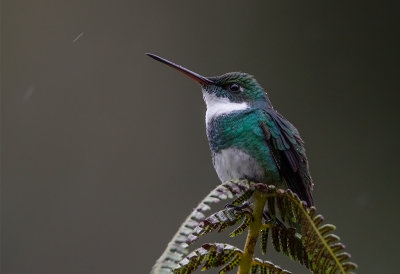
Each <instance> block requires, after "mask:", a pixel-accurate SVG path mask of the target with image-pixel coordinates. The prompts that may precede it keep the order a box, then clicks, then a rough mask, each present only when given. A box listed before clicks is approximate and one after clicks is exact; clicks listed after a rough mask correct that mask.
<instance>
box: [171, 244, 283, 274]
mask: <svg viewBox="0 0 400 274" xmlns="http://www.w3.org/2000/svg"><path fill="white" fill-rule="evenodd" d="M242 254H243V251H242V250H240V249H238V248H236V247H234V246H231V245H228V244H220V243H214V244H204V245H203V246H202V247H200V248H198V249H196V250H195V251H193V252H191V253H190V254H189V255H188V256H187V257H186V258H184V259H183V260H182V261H181V262H180V263H179V266H178V267H177V268H175V269H174V270H173V272H174V273H176V274H189V273H192V272H193V271H195V270H197V269H198V268H199V267H200V266H201V265H203V267H202V268H201V270H207V269H210V268H215V267H221V266H222V268H221V269H220V270H219V272H218V273H220V274H223V273H227V272H229V271H231V270H233V269H235V268H236V267H237V266H238V265H239V263H240V260H241V258H242ZM251 273H254V274H256V273H271V274H275V273H276V274H286V273H290V272H288V271H287V270H283V269H282V268H280V267H279V266H276V265H274V264H273V263H271V262H268V261H262V260H260V259H258V258H254V259H253V260H252V262H251Z"/></svg>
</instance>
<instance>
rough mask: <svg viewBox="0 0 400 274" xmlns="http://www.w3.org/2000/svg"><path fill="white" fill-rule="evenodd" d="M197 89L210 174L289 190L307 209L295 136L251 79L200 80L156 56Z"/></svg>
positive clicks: (307, 188) (307, 182)
mask: <svg viewBox="0 0 400 274" xmlns="http://www.w3.org/2000/svg"><path fill="white" fill-rule="evenodd" d="M146 54H147V55H148V56H150V57H152V58H154V59H156V60H157V61H160V62H162V63H164V64H166V65H168V66H170V67H173V68H174V69H176V70H178V71H180V72H182V73H184V74H185V75H187V76H189V77H190V78H192V79H193V80H195V81H196V82H198V83H199V84H200V85H201V87H202V92H203V98H204V101H205V103H206V105H207V111H206V130H207V138H208V142H209V145H210V149H211V155H212V161H213V165H214V168H215V170H216V172H217V174H218V177H219V179H220V180H221V181H222V182H225V181H228V180H232V179H248V180H252V181H255V182H258V183H265V184H272V185H276V186H278V187H284V188H289V189H291V190H292V191H293V192H295V193H296V194H297V195H298V196H299V197H300V199H301V200H304V201H306V202H307V205H308V206H312V205H313V204H314V202H313V198H312V193H311V192H312V188H313V183H312V179H311V176H310V172H309V169H308V161H307V157H306V154H305V149H304V143H303V140H302V139H301V137H300V135H299V132H298V130H297V129H296V128H295V127H294V126H293V125H292V124H291V123H290V122H289V121H288V120H286V119H285V117H283V116H282V115H281V114H279V113H278V112H277V111H276V110H275V109H274V108H273V106H272V104H271V102H270V100H269V98H268V96H267V93H266V92H265V91H264V89H263V88H262V87H261V86H260V85H259V84H258V82H257V81H256V79H255V78H254V77H253V76H251V75H249V74H247V73H243V72H229V73H226V74H223V75H221V76H216V77H204V76H202V75H199V74H197V73H195V72H192V71H190V70H188V69H186V68H184V67H182V66H179V65H177V64H175V63H172V62H170V61H168V60H166V59H164V58H161V57H159V56H157V55H154V54H151V53H146Z"/></svg>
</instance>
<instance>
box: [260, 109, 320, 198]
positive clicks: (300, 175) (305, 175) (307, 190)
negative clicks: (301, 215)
mask: <svg viewBox="0 0 400 274" xmlns="http://www.w3.org/2000/svg"><path fill="white" fill-rule="evenodd" d="M262 112H263V115H262V117H263V121H262V122H261V123H260V127H261V129H262V131H263V132H264V135H265V139H266V142H267V144H268V146H269V148H270V150H271V153H272V155H273V157H274V160H275V163H276V165H277V166H278V169H279V172H280V174H281V176H282V177H283V178H284V179H285V181H286V183H287V186H288V188H289V189H291V190H292V191H293V192H294V193H296V194H297V195H298V196H299V197H300V199H301V200H304V201H306V202H307V204H308V205H309V206H312V205H313V204H314V201H313V198H312V194H311V191H312V187H313V183H312V179H311V176H310V173H309V170H308V161H307V156H306V153H305V149H304V142H303V140H302V139H301V138H300V134H299V132H298V131H297V129H296V128H295V127H294V126H293V125H292V124H291V123H290V122H289V121H287V120H286V119H285V118H284V117H283V116H282V115H280V114H279V113H278V112H277V111H275V110H273V109H271V110H263V111H262Z"/></svg>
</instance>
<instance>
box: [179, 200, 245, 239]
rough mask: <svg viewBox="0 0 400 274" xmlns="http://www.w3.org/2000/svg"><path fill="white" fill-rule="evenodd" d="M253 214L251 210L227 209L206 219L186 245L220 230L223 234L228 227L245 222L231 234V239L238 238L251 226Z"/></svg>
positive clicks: (195, 229)
mask: <svg viewBox="0 0 400 274" xmlns="http://www.w3.org/2000/svg"><path fill="white" fill-rule="evenodd" d="M251 213H252V212H251V209H250V208H239V207H226V208H224V209H222V210H220V211H218V212H216V213H214V214H212V215H210V216H209V217H207V218H205V219H204V220H203V221H202V222H201V223H200V224H199V225H198V226H197V227H196V228H194V229H193V232H192V233H191V234H190V235H189V236H188V238H187V240H186V243H187V244H188V245H190V244H192V243H193V242H194V241H196V240H197V239H198V238H199V237H201V236H203V235H206V234H208V233H210V232H213V231H214V230H216V229H218V232H223V231H224V230H225V229H226V228H227V227H230V226H233V225H236V224H237V223H239V222H240V221H242V220H243V221H242V223H241V225H240V226H239V227H238V228H236V229H235V230H234V231H233V232H232V233H231V234H230V236H231V237H234V236H237V235H239V234H241V233H242V232H243V231H244V230H245V229H246V228H247V227H248V226H249V224H250V221H251V219H252V215H251Z"/></svg>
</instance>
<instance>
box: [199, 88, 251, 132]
mask: <svg viewBox="0 0 400 274" xmlns="http://www.w3.org/2000/svg"><path fill="white" fill-rule="evenodd" d="M203 98H204V101H205V103H206V105H207V111H206V125H208V124H209V123H210V122H211V120H213V119H215V118H217V117H219V116H221V115H229V114H231V113H234V112H240V111H244V110H247V109H249V108H250V106H249V105H248V104H247V103H246V102H242V103H234V102H230V101H229V99H228V98H222V97H217V96H215V95H213V94H209V93H207V92H204V93H203Z"/></svg>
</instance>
